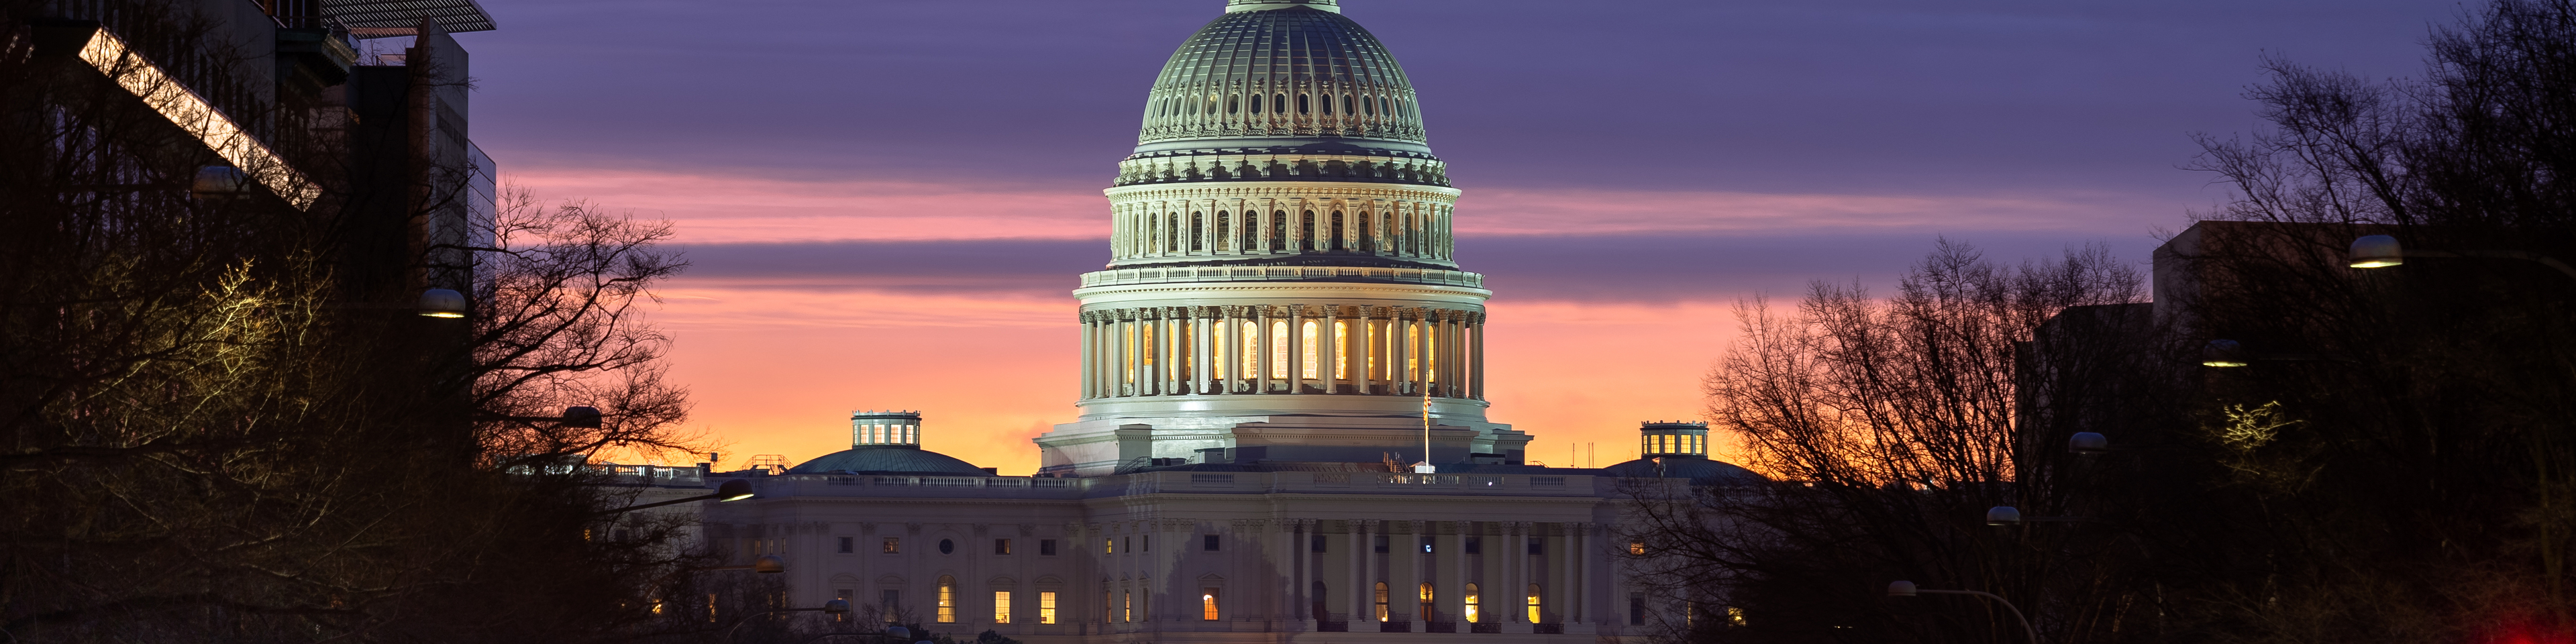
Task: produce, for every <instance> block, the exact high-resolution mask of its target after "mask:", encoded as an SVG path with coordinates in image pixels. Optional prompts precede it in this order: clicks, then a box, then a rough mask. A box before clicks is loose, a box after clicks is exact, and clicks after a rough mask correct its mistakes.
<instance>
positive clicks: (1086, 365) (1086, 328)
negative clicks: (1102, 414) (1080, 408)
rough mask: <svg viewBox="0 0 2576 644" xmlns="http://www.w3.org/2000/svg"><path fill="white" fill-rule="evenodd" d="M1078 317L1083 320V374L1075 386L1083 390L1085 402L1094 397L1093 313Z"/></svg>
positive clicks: (1085, 313)
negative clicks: (1092, 388)
mask: <svg viewBox="0 0 2576 644" xmlns="http://www.w3.org/2000/svg"><path fill="white" fill-rule="evenodd" d="M1076 317H1077V318H1079V319H1081V320H1082V360H1081V364H1082V372H1081V373H1080V374H1079V375H1080V379H1079V380H1078V384H1076V385H1075V386H1076V388H1078V389H1081V390H1082V398H1083V399H1084V400H1090V399H1091V397H1092V396H1091V376H1092V373H1091V372H1092V371H1093V369H1092V365H1091V358H1092V350H1091V339H1092V338H1091V335H1092V328H1091V313H1090V312H1089V311H1084V312H1082V313H1079V314H1077V315H1076Z"/></svg>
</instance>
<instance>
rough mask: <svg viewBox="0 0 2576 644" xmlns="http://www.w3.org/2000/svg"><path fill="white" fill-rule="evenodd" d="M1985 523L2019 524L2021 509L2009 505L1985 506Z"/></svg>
mask: <svg viewBox="0 0 2576 644" xmlns="http://www.w3.org/2000/svg"><path fill="white" fill-rule="evenodd" d="M1986 525H2021V510H2017V509H2014V508H2013V506H2009V505H1998V506H1995V507H1991V508H1987V509H1986Z"/></svg>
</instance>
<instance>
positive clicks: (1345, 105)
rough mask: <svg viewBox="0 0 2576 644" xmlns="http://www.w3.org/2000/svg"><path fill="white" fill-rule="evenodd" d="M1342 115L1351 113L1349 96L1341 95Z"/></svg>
mask: <svg viewBox="0 0 2576 644" xmlns="http://www.w3.org/2000/svg"><path fill="white" fill-rule="evenodd" d="M1342 113H1343V114H1349V113H1351V95H1349V94H1343V95H1342Z"/></svg>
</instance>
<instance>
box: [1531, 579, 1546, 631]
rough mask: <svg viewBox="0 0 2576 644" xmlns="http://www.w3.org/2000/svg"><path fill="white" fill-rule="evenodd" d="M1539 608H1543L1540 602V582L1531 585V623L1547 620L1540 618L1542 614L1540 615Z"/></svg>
mask: <svg viewBox="0 0 2576 644" xmlns="http://www.w3.org/2000/svg"><path fill="white" fill-rule="evenodd" d="M1539 608H1541V606H1540V604H1539V593H1538V584H1530V585H1529V622H1530V623H1532V624H1541V623H1545V620H1542V619H1540V618H1539V617H1540V616H1539Z"/></svg>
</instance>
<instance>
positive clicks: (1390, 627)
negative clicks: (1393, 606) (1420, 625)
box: [1377, 621, 1413, 633]
mask: <svg viewBox="0 0 2576 644" xmlns="http://www.w3.org/2000/svg"><path fill="white" fill-rule="evenodd" d="M1377 632H1380V633H1411V632H1413V622H1396V621H1386V622H1378V623H1377Z"/></svg>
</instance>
